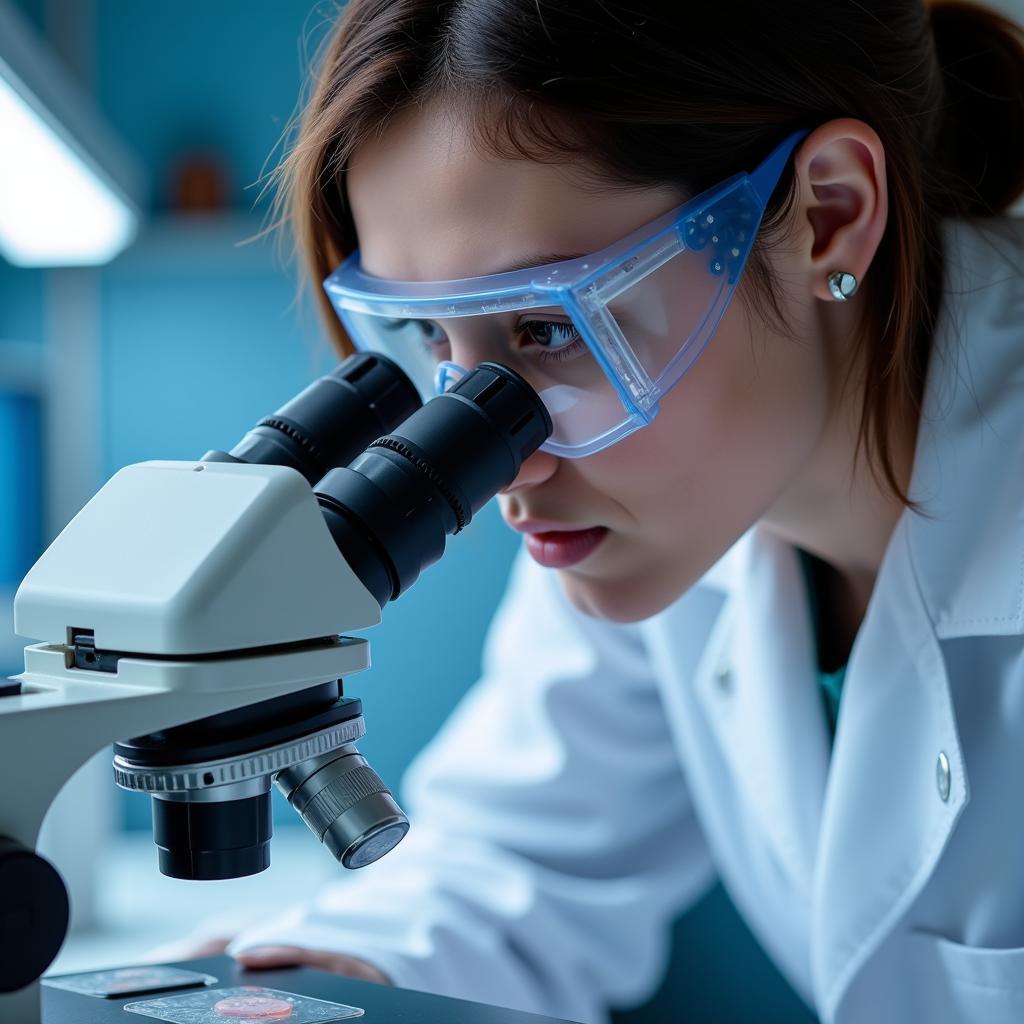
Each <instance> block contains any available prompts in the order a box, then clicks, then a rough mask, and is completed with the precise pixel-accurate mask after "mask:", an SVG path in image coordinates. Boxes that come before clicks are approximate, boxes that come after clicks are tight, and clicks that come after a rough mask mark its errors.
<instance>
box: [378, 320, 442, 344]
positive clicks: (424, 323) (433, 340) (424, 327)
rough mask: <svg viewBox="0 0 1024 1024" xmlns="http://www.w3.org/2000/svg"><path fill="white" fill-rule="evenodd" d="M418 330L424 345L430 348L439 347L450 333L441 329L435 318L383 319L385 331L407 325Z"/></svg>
mask: <svg viewBox="0 0 1024 1024" xmlns="http://www.w3.org/2000/svg"><path fill="white" fill-rule="evenodd" d="M410 326H411V328H412V329H413V330H418V332H419V335H420V337H419V338H418V340H419V341H422V342H423V344H424V345H427V346H428V347H430V348H437V347H439V346H441V345H444V344H445V343H446V342H447V341H448V335H446V334H445V333H444V331H442V330H441V328H440V327H438V326H437V324H435V323H434V321H433V320H382V321H381V328H382V329H383V330H385V331H395V332H397V331H401V330H403V329H405V328H406V327H410Z"/></svg>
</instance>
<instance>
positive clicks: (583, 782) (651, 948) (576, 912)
mask: <svg viewBox="0 0 1024 1024" xmlns="http://www.w3.org/2000/svg"><path fill="white" fill-rule="evenodd" d="M402 796H403V805H404V806H405V808H406V810H407V811H408V812H409V816H410V819H411V822H412V828H411V830H410V833H409V835H408V836H407V838H406V839H405V840H404V841H403V842H402V843H401V844H399V846H398V847H397V848H396V849H395V850H394V851H393V852H392V853H390V854H388V855H387V856H386V857H384V858H382V859H381V860H380V861H378V862H377V863H375V864H373V865H370V866H369V867H366V868H363V869H361V870H360V871H358V872H354V873H352V874H350V875H347V876H346V877H344V878H342V879H341V880H339V881H338V882H333V883H331V884H330V885H329V886H327V887H326V888H325V889H323V890H322V891H320V892H319V893H318V894H317V896H316V897H315V898H314V899H313V900H312V901H310V902H309V903H307V904H305V905H303V906H300V907H297V908H295V909H294V910H293V911H291V912H290V913H289V914H287V915H285V916H284V917H283V918H280V919H278V920H277V921H274V922H271V923H269V924H267V925H266V926H263V927H260V928H258V929H250V930H248V931H246V932H244V933H242V934H241V935H239V936H238V937H236V939H235V941H234V942H233V943H232V944H231V946H230V947H229V949H228V952H230V953H237V952H239V951H241V950H243V949H250V948H253V947H256V946H260V945H265V944H280V943H284V944H292V945H299V946H305V947H308V948H316V949H328V950H334V951H337V952H343V953H347V954H350V955H353V956H358V957H360V958H361V959H364V960H366V961H368V962H370V963H372V964H374V965H375V966H377V967H378V968H379V969H380V970H382V971H383V972H384V973H386V974H387V975H388V976H389V977H390V978H391V979H392V980H393V981H394V982H395V984H397V985H399V986H401V987H403V988H412V989H419V990H423V991H430V992H436V993H440V994H443V995H450V996H457V997H460V998H464V999H472V1000H478V1001H481V1002H486V1003H492V1004H498V1005H504V1006H509V1007H514V1008H518V1009H523V1010H530V1011H533V1012H537V1013H546V1014H550V1015H553V1016H558V1017H564V1018H568V1019H571V1020H579V1021H601V1020H604V1019H605V1018H606V1012H607V1007H608V1006H609V1004H611V1005H622V1004H630V1003H635V1002H639V1001H641V1000H642V999H643V998H645V997H646V996H647V995H648V994H650V993H651V992H652V991H653V989H654V988H655V987H656V985H657V983H658V981H659V979H660V976H661V974H662V972H663V970H664V966H665V963H666V960H667V956H668V944H669V934H670V925H671V922H672V919H673V918H674V917H675V916H676V915H677V914H678V913H679V912H680V911H681V910H682V909H683V908H684V907H685V906H687V905H688V904H689V903H691V902H693V901H694V900H696V899H697V898H698V897H699V896H700V895H701V894H702V893H703V892H704V890H705V889H706V888H707V887H708V885H709V884H710V883H711V881H712V877H713V872H712V867H711V862H710V858H709V855H708V852H707V849H706V847H705V844H704V840H703V837H702V835H701V833H700V830H699V828H698V825H697V822H696V819H695V816H694V813H693V810H692V808H691V805H690V801H689V798H688V795H687V791H686V786H685V782H684V779H683V777H682V774H681V771H680V766H679V762H678V760H677V756H676V753H675V750H674V747H673V743H672V740H671V737H670V734H669V730H668V725H667V721H666V716H665V713H664V710H663V707H662V703H661V698H660V695H659V692H658V688H657V685H656V683H655V680H654V678H653V676H652V674H651V670H650V667H649V665H648V662H647V658H646V655H645V651H644V648H643V644H642V641H641V639H640V634H639V632H638V630H637V628H636V627H635V626H631V625H624V624H614V623H607V622H599V621H597V620H593V619H589V618H587V617H586V616H584V615H582V614H580V613H578V612H576V611H575V610H574V609H573V608H572V606H571V605H570V604H569V603H568V601H567V600H566V599H565V598H564V596H563V594H562V591H561V584H560V583H559V582H558V580H557V577H556V576H555V574H554V573H553V572H550V571H548V570H543V569H541V568H540V567H539V566H537V565H535V564H534V563H533V562H532V561H531V560H527V559H526V557H525V556H520V558H519V560H518V561H517V563H516V565H515V567H514V570H513V576H512V580H511V583H510V587H509V590H508V592H507V593H506V595H505V597H504V599H503V601H502V604H501V606H500V607H499V609H498V612H497V614H496V616H495V619H494V622H493V623H492V626H491V629H490V631H489V634H488V637H487V642H486V645H485V651H484V671H483V675H482V678H481V679H480V680H479V681H478V682H477V683H476V684H475V685H474V686H473V687H472V688H471V689H470V690H469V692H468V693H467V694H466V695H465V696H464V697H463V699H462V701H461V703H460V704H459V705H458V707H457V708H456V709H455V711H454V712H453V714H452V715H451V717H450V719H449V720H448V721H447V723H446V724H445V725H444V726H443V728H442V729H441V730H440V732H439V733H438V735H437V736H436V737H435V739H434V740H433V741H432V742H431V743H430V744H429V745H428V746H427V747H426V748H425V749H424V750H423V751H422V752H421V753H420V755H419V756H418V757H417V758H416V759H415V760H414V762H413V763H412V764H411V765H410V767H409V769H408V771H407V773H406V776H405V778H404V780H403V785H402Z"/></svg>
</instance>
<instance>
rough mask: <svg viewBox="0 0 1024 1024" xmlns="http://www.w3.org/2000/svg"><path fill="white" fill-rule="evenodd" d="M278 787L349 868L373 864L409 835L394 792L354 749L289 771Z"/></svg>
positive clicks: (346, 748) (324, 756)
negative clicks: (392, 792)
mask: <svg viewBox="0 0 1024 1024" xmlns="http://www.w3.org/2000/svg"><path fill="white" fill-rule="evenodd" d="M277 787H278V789H279V790H280V791H281V792H282V793H283V794H284V795H285V796H286V797H287V798H288V802H289V803H290V804H291V805H292V807H294V808H295V810H296V811H298V812H299V815H300V816H301V817H302V820H303V821H304V822H305V823H306V824H307V825H308V826H309V829H310V831H311V832H312V833H313V834H314V835H315V836H316V837H317V839H319V840H320V842H322V843H323V844H324V846H326V847H327V848H328V849H329V850H330V851H331V853H333V854H334V856H335V858H336V859H337V860H339V861H341V863H342V864H343V865H344V866H345V867H346V868H361V867H365V866H366V865H367V864H372V863H373V862H374V861H375V860H378V859H379V858H380V857H383V856H384V854H386V853H388V852H389V851H390V850H392V849H394V847H395V846H397V845H398V844H399V843H400V842H401V841H402V839H404V838H405V834H406V832H408V831H409V819H408V818H406V816H405V814H404V813H403V812H402V809H401V808H400V807H399V806H398V804H397V803H395V800H394V798H393V797H392V796H391V791H390V790H389V789H388V787H387V786H386V785H384V783H383V782H382V781H381V779H380V776H379V775H377V773H376V772H375V771H374V770H373V769H372V768H371V767H370V766H369V765H368V764H367V763H366V759H365V758H364V757H363V756H362V754H360V753H359V751H357V750H356V748H355V747H354V746H352V745H351V744H350V745H348V746H347V747H343V748H341V749H340V750H336V751H333V752H332V753H330V754H323V755H321V756H320V757H313V758H310V759H309V760H307V761H303V762H302V763H301V764H297V765H293V766H292V767H291V768H286V769H284V771H282V772H280V773H279V774H278V776H277Z"/></svg>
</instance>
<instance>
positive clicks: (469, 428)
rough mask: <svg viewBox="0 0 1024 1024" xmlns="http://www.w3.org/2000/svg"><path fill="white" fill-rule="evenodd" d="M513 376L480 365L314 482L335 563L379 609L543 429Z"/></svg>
mask: <svg viewBox="0 0 1024 1024" xmlns="http://www.w3.org/2000/svg"><path fill="white" fill-rule="evenodd" d="M551 430H552V425H551V416H550V415H549V413H548V411H547V409H546V408H545V406H544V403H543V402H542V401H541V400H540V398H539V396H538V395H537V393H536V392H535V391H534V390H533V388H531V387H530V385H529V384H527V383H526V381H525V380H523V378H522V377H520V376H519V374H517V373H515V372H514V371H512V370H510V369H508V368H507V367H504V366H501V365H499V364H497V363H482V364H481V365H480V366H478V367H477V368H476V369H475V370H474V371H473V372H472V373H469V374H467V375H466V376H465V377H464V378H463V379H462V380H461V381H459V383H458V384H457V385H456V386H455V387H454V388H453V389H452V390H451V391H447V392H445V393H444V394H443V395H438V397H437V398H434V399H432V400H431V401H429V402H428V403H427V404H426V405H424V406H423V407H422V408H421V409H420V410H419V411H417V412H415V413H413V415H412V416H410V417H409V418H408V419H407V420H406V421H405V422H404V423H403V424H402V425H401V426H400V427H397V428H396V429H395V430H394V431H393V432H392V433H390V434H388V435H387V436H385V437H380V438H378V439H377V440H375V441H374V442H373V443H372V444H371V445H370V447H369V448H368V449H367V450H366V451H365V452H363V453H362V455H360V456H359V457H358V458H356V459H355V461H354V462H352V464H351V465H350V466H348V467H344V468H339V469H334V470H332V471H331V472H330V473H328V474H327V475H326V476H325V477H324V478H323V480H321V481H320V482H319V484H317V485H316V486H315V487H314V492H315V493H316V496H317V500H318V501H319V502H320V508H321V510H322V511H323V514H324V518H325V520H326V521H327V525H328V527H329V528H330V531H331V534H332V536H333V537H334V540H335V543H336V544H337V545H338V548H339V550H340V551H341V553H342V555H344V557H345V560H346V561H347V562H348V563H349V565H350V566H351V567H352V569H353V570H354V571H355V573H356V574H357V575H358V576H359V578H360V579H361V580H362V581H363V583H364V585H365V586H366V587H367V589H368V590H369V591H370V593H371V594H373V596H374V598H375V600H376V601H377V603H378V604H379V605H381V607H383V606H384V604H385V603H386V602H387V601H390V600H394V598H396V597H398V596H399V594H401V593H403V592H404V591H405V590H407V589H408V588H409V587H410V586H411V585H412V584H413V583H414V582H415V581H416V579H417V578H418V576H419V574H420V572H421V571H422V570H423V569H424V568H426V567H427V566H428V565H431V564H432V563H433V562H436V561H437V560H438V559H439V558H440V557H441V555H442V554H443V553H444V546H445V538H446V537H447V535H448V534H451V533H458V532H459V531H460V530H461V529H462V528H463V527H464V526H466V524H467V523H469V522H470V520H471V519H472V518H473V516H474V515H475V514H476V513H477V512H478V511H479V510H480V508H481V507H482V506H483V505H484V504H485V503H486V502H487V501H489V500H490V499H491V498H492V497H494V495H495V494H497V493H498V491H500V490H501V489H502V488H503V487H506V486H508V484H510V483H511V482H512V481H513V480H514V479H515V478H516V475H517V474H518V473H519V469H520V467H521V466H522V464H523V461H524V460H525V459H527V458H528V457H529V456H530V455H532V454H533V453H534V452H535V451H536V450H537V449H538V448H539V447H540V446H541V445H542V444H543V443H544V441H545V440H547V438H548V437H549V436H550V435H551Z"/></svg>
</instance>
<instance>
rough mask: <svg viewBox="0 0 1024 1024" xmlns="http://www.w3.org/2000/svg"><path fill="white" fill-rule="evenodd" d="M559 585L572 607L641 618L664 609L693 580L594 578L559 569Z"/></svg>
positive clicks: (612, 618) (615, 617) (619, 618)
mask: <svg viewBox="0 0 1024 1024" xmlns="http://www.w3.org/2000/svg"><path fill="white" fill-rule="evenodd" d="M559 577H560V578H561V582H562V588H563V590H564V591H565V596H566V597H567V598H568V599H569V601H570V602H571V604H572V605H573V607H575V608H576V609H577V610H578V611H580V612H582V613H583V614H584V615H589V616H590V617H591V618H593V619H602V620H604V621H606V622H622V623H626V622H640V621H642V620H643V619H649V618H650V617H651V616H652V615H657V614H658V612H660V611H664V610H665V609H666V608H667V607H668V606H669V605H670V604H672V603H673V602H675V601H676V600H678V599H679V598H680V597H681V596H682V595H683V594H684V593H685V592H686V591H687V590H688V589H689V587H690V586H691V585H692V584H693V583H694V582H695V581H696V578H695V579H693V580H690V579H687V580H685V581H683V582H682V583H680V582H679V581H678V580H676V581H674V582H673V581H670V580H667V579H658V580H655V579H651V578H649V577H648V578H642V579H637V578H631V579H623V578H621V577H620V578H615V579H595V578H594V577H593V576H582V575H578V574H575V573H570V572H560V573H559Z"/></svg>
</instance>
